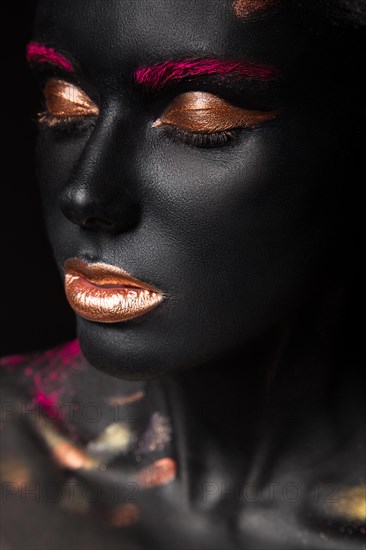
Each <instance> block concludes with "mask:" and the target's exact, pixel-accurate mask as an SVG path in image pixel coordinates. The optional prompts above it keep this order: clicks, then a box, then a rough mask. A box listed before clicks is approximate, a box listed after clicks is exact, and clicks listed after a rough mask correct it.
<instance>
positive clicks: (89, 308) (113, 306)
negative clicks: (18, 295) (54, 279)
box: [64, 258, 163, 323]
mask: <svg viewBox="0 0 366 550" xmlns="http://www.w3.org/2000/svg"><path fill="white" fill-rule="evenodd" d="M64 269H65V291H66V297H67V299H68V302H69V304H70V306H71V307H72V309H73V310H74V311H75V313H77V314H78V315H80V317H83V318H84V319H88V320H89V321H97V322H98V323H118V322H120V321H127V320H128V319H133V318H134V317H138V316H140V315H144V314H145V313H147V312H148V311H151V310H152V309H154V308H155V307H156V306H157V305H158V304H160V302H161V301H162V300H163V294H162V293H161V292H160V291H159V290H157V289H156V288H154V287H152V286H150V285H148V284H146V283H143V282H142V281H140V280H139V279H136V278H135V277H132V276H131V275H130V274H129V273H127V272H126V271H124V270H123V269H120V268H118V267H115V266H112V265H108V264H104V263H87V262H85V261H83V260H79V259H78V258H69V259H68V260H66V261H65V264H64Z"/></svg>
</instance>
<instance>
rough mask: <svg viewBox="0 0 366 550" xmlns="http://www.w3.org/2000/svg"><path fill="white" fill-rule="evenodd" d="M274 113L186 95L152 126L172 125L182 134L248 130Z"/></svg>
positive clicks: (204, 94)
mask: <svg viewBox="0 0 366 550" xmlns="http://www.w3.org/2000/svg"><path fill="white" fill-rule="evenodd" d="M278 113H279V110H273V111H257V110H253V109H244V108H242V107H236V106H235V105H231V104H230V103H228V102H226V101H225V100H224V99H222V98H220V97H218V96H216V95H214V94H210V93H208V92H186V93H183V94H180V95H179V96H178V97H176V98H175V99H174V100H173V102H172V103H171V104H170V105H169V107H168V108H167V109H166V111H165V112H164V113H163V114H162V116H161V117H160V118H158V119H157V120H156V121H155V122H154V123H153V125H152V126H153V127H159V126H176V127H178V128H181V129H182V130H185V131H186V132H197V133H200V132H202V133H213V132H222V131H226V130H232V129H234V128H252V127H254V126H257V125H258V124H261V123H262V122H265V121H267V120H272V119H273V118H275V117H276V116H277V114H278Z"/></svg>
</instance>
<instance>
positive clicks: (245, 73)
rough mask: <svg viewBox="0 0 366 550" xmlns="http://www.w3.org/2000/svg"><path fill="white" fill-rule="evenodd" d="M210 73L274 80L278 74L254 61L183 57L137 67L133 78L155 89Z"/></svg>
mask: <svg viewBox="0 0 366 550" xmlns="http://www.w3.org/2000/svg"><path fill="white" fill-rule="evenodd" d="M210 74H214V75H222V76H224V75H233V76H237V77H239V78H251V79H256V80H275V79H278V78H279V76H280V73H279V71H278V70H277V69H274V68H272V67H268V66H265V65H256V64H254V63H244V62H241V61H225V60H220V59H183V60H181V61H164V62H163V63H158V64H156V65H152V66H151V67H139V68H138V69H137V70H136V73H135V80H136V82H137V83H138V84H142V85H143V86H147V87H149V88H152V89H153V90H157V89H160V88H164V86H166V85H167V84H169V82H171V81H172V80H182V79H183V78H187V77H192V76H200V75H210Z"/></svg>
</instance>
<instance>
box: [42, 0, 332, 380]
mask: <svg viewBox="0 0 366 550" xmlns="http://www.w3.org/2000/svg"><path fill="white" fill-rule="evenodd" d="M270 4H271V3H270V2H268V0H267V1H263V2H258V1H255V2H254V1H252V0H247V1H244V0H243V2H241V3H238V2H237V3H236V4H235V5H234V6H233V5H232V2H231V1H224V0H200V1H199V2H193V1H192V2H181V1H180V0H158V1H154V2H152V1H151V0H128V1H122V0H119V1H108V2H105V0H78V1H77V2H69V1H68V0H57V1H52V2H51V1H50V0H43V1H41V2H40V4H39V9H38V14H37V20H36V26H35V35H34V41H35V42H37V43H38V44H40V45H42V47H43V46H45V47H47V48H49V49H48V50H46V49H44V50H43V51H44V52H46V51H48V54H47V55H46V53H45V55H44V56H43V57H42V55H40V52H41V50H40V49H38V54H37V55H38V59H36V57H37V55H34V56H33V57H34V59H33V61H38V63H36V64H37V65H39V67H40V73H41V75H42V76H41V77H42V78H44V79H45V81H46V82H48V83H50V82H51V84H49V86H48V91H47V93H46V101H47V104H48V111H49V112H48V113H47V114H46V115H45V116H43V117H42V124H41V128H40V134H39V140H38V157H39V168H40V181H41V189H42V196H43V201H44V209H45V218H46V224H47V228H48V233H49V237H50V240H51V244H52V247H53V251H54V255H55V258H56V261H57V264H58V267H59V269H60V272H61V273H62V275H63V277H65V273H64V264H65V261H66V260H68V259H70V258H78V259H81V260H85V261H87V262H89V263H106V264H109V265H112V266H115V267H118V268H121V269H123V270H126V271H127V272H128V273H129V274H131V275H132V276H133V277H136V278H138V279H139V280H141V281H144V282H145V283H147V284H149V285H152V286H153V287H155V288H157V289H158V290H159V291H161V292H162V293H163V299H162V301H160V302H159V303H157V305H156V307H153V308H152V309H151V310H150V311H148V312H147V313H145V314H143V315H139V316H136V317H133V318H131V319H128V320H124V321H120V322H118V321H117V322H108V323H107V322H100V320H98V319H97V320H87V319H85V318H84V316H81V315H77V328H78V336H79V339H80V344H81V347H82V349H83V351H84V353H85V355H86V357H87V358H88V359H89V361H90V362H91V363H92V364H93V365H95V366H97V367H98V368H101V369H104V370H106V371H107V372H110V373H112V374H114V375H117V376H120V377H126V378H140V377H141V378H144V377H147V376H154V375H156V374H160V373H162V372H164V371H169V370H173V369H177V368H182V367H191V366H198V365H200V364H204V363H207V362H209V361H211V360H213V359H214V358H217V357H219V356H221V355H224V354H225V353H226V352H228V351H229V350H231V349H235V348H238V347H241V346H245V344H246V343H247V342H248V341H249V340H250V339H252V338H253V337H254V336H257V335H259V334H260V333H262V332H265V331H266V330H267V329H269V328H270V327H271V326H272V325H275V324H276V323H278V322H281V321H282V320H283V319H284V317H286V315H288V314H289V313H290V312H291V311H292V310H293V309H294V308H296V306H297V305H298V304H299V303H300V302H301V300H303V299H304V296H306V295H307V292H308V289H311V288H313V286H312V285H313V281H314V280H316V278H317V276H318V271H317V268H318V267H317V266H319V265H320V259H321V258H322V257H323V255H324V253H325V250H326V248H327V246H328V244H327V243H328V241H329V238H330V236H331V234H332V219H333V217H334V216H333V214H334V212H335V204H336V202H337V201H336V195H337V187H336V185H335V179H334V174H335V173H336V171H337V170H338V167H337V165H336V162H335V159H337V158H338V157H339V155H338V151H339V150H340V148H341V146H342V144H341V137H340V136H341V132H340V130H339V129H337V126H336V121H335V120H334V119H335V118H336V117H335V115H334V111H333V106H332V102H331V101H330V100H329V98H330V93H331V89H330V88H329V89H327V86H326V85H321V84H318V83H317V82H315V81H314V78H317V77H314V75H312V74H311V72H309V66H311V65H312V63H314V64H316V62H317V58H318V55H319V54H318V52H317V51H316V49H315V45H314V43H313V39H312V38H311V37H310V36H307V35H306V34H305V32H304V31H303V30H302V29H301V27H300V26H298V24H297V23H296V19H295V18H294V17H293V16H292V15H291V13H290V11H289V9H288V8H283V9H281V6H279V9H278V10H276V9H272V8H273V6H272V7H271V5H270ZM258 7H260V8H263V10H261V9H259V11H256V9H257V8H258ZM265 7H266V8H267V10H266V9H264V8H265ZM50 52H53V53H52V54H50ZM56 52H57V53H56ZM46 58H47V59H46ZM65 59H66V60H67V61H68V63H67V62H65ZM60 60H61V61H62V62H60ZM164 62H171V63H170V64H169V65H161V64H162V63H164ZM233 62H235V63H236V62H239V63H240V65H235V63H233ZM62 64H63V67H61V66H60V65H62ZM71 64H73V68H72V69H71ZM48 66H49V67H48ZM150 67H153V68H152V69H151V70H149V68H150ZM52 79H53V80H52ZM65 81H66V82H67V83H71V87H70V86H69V85H67V84H65ZM52 82H53V84H52ZM47 94H48V95H47ZM65 94H66V96H65ZM80 94H81V95H80ZM65 97H66V100H65ZM60 98H61V99H60Z"/></svg>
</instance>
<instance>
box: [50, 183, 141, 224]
mask: <svg viewBox="0 0 366 550" xmlns="http://www.w3.org/2000/svg"><path fill="white" fill-rule="evenodd" d="M106 187H107V185H106ZM59 204H60V208H61V211H62V213H63V214H64V216H65V217H66V218H67V219H68V220H70V221H71V222H72V223H74V224H76V225H79V226H80V227H83V228H85V229H91V230H93V229H94V230H100V231H106V232H109V233H119V232H123V231H128V230H129V229H131V228H132V227H133V226H134V225H135V224H136V223H137V221H138V218H139V212H138V208H137V205H136V204H134V201H133V200H132V197H130V196H129V195H128V194H127V192H124V193H122V192H121V193H119V194H118V196H116V195H115V194H112V193H110V192H109V193H108V190H106V191H104V192H103V191H102V190H100V193H98V188H95V187H93V188H91V187H90V186H89V187H85V186H84V187H81V186H79V185H78V184H77V183H76V182H75V180H74V181H73V183H72V184H69V185H68V186H67V187H65V188H64V189H63V191H62V193H61V196H60V199H59Z"/></svg>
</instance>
